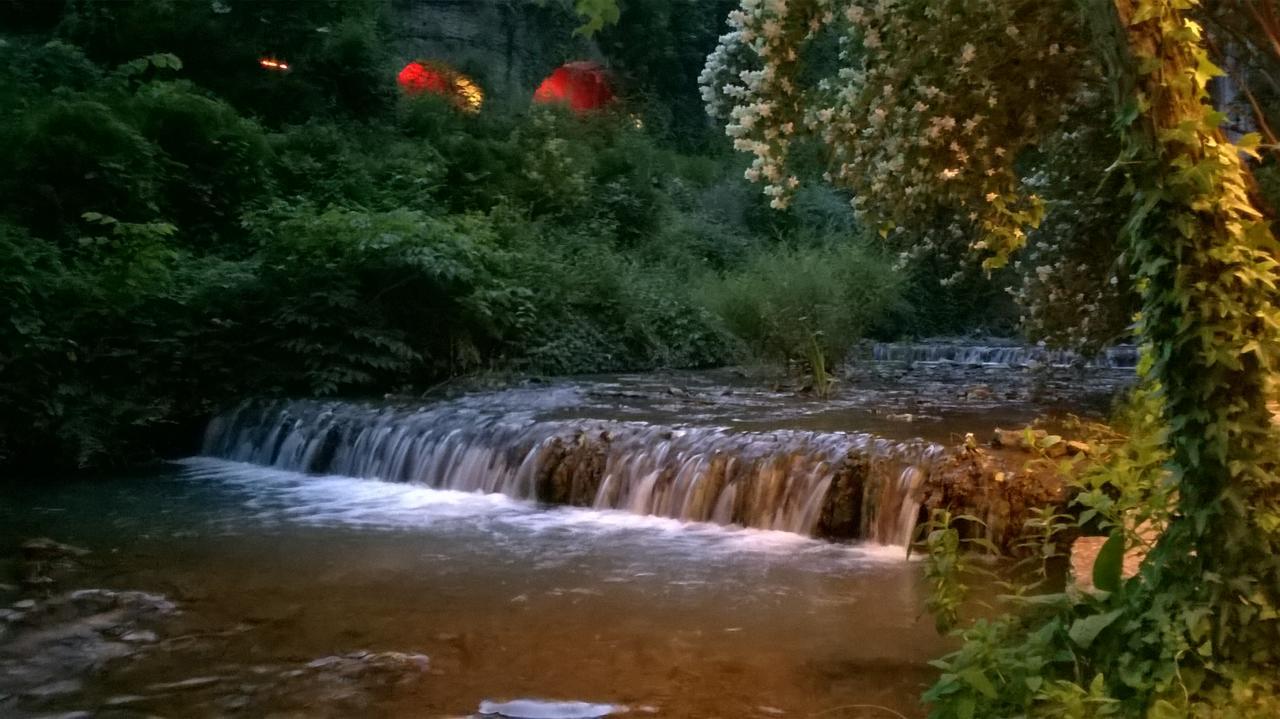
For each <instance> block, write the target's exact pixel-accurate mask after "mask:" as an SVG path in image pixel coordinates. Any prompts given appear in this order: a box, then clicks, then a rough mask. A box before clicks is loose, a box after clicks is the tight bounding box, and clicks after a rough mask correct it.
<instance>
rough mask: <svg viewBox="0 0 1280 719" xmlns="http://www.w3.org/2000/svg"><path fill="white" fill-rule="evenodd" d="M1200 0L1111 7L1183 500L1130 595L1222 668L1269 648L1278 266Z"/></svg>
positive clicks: (1274, 573)
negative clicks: (1216, 84)
mask: <svg viewBox="0 0 1280 719" xmlns="http://www.w3.org/2000/svg"><path fill="white" fill-rule="evenodd" d="M1106 1H1107V2H1108V3H1109V2H1110V0H1106ZM1197 4H1198V0H1114V10H1115V12H1114V13H1111V8H1107V12H1108V14H1111V15H1112V17H1111V22H1112V23H1117V22H1118V25H1113V28H1114V29H1116V30H1117V32H1116V35H1115V37H1116V40H1117V43H1116V48H1115V51H1116V53H1117V55H1116V56H1115V57H1113V58H1112V59H1113V60H1114V62H1113V63H1112V66H1113V70H1114V71H1115V77H1116V79H1117V81H1118V82H1119V83H1120V87H1121V88H1122V93H1121V100H1122V107H1121V111H1120V118H1119V119H1120V124H1121V125H1122V126H1123V129H1124V130H1125V132H1126V133H1127V143H1128V152H1127V156H1126V158H1125V160H1126V161H1125V162H1124V163H1123V164H1122V167H1124V168H1125V169H1126V170H1127V171H1128V174H1129V176H1130V178H1131V181H1132V182H1133V185H1134V187H1133V189H1134V191H1135V204H1134V211H1133V215H1132V217H1131V220H1130V222H1129V225H1128V227H1127V228H1126V232H1127V236H1128V237H1127V239H1128V251H1129V252H1130V253H1131V259H1132V262H1133V263H1134V267H1135V269H1136V272H1137V275H1138V277H1139V278H1140V283H1141V285H1140V286H1141V290H1142V295H1143V310H1142V318H1141V332H1142V336H1143V338H1144V339H1145V341H1146V342H1147V345H1148V350H1149V352H1150V353H1151V370H1150V379H1152V380H1154V381H1156V382H1158V386H1159V388H1160V389H1161V391H1162V393H1163V399H1164V408H1165V415H1166V416H1165V419H1166V421H1167V423H1168V427H1169V442H1170V449H1171V452H1172V461H1171V470H1172V472H1173V479H1174V481H1176V482H1177V488H1178V498H1179V499H1178V508H1177V509H1178V511H1177V513H1176V519H1175V521H1174V522H1173V523H1172V524H1171V526H1170V527H1169V529H1168V531H1167V532H1166V534H1165V536H1164V537H1163V538H1162V539H1161V542H1160V544H1159V546H1158V548H1157V549H1156V551H1155V552H1154V553H1153V554H1152V556H1151V558H1150V560H1149V561H1148V562H1147V565H1146V568H1145V570H1144V581H1143V582H1142V585H1143V586H1142V588H1140V589H1139V588H1134V589H1133V590H1132V591H1140V592H1143V593H1150V594H1148V595H1147V596H1148V598H1149V599H1152V598H1154V599H1155V604H1156V605H1163V606H1165V607H1168V608H1169V609H1171V610H1172V612H1173V614H1175V615H1181V616H1173V617H1170V618H1171V619H1173V620H1174V621H1175V622H1177V623H1178V624H1179V626H1181V625H1182V624H1183V623H1185V626H1186V629H1187V632H1188V634H1187V637H1186V638H1187V639H1188V640H1189V643H1188V646H1187V648H1188V649H1191V650H1193V651H1195V652H1196V653H1197V654H1199V655H1200V656H1201V657H1203V661H1204V664H1205V668H1206V669H1208V670H1209V671H1211V672H1217V671H1219V670H1221V669H1222V667H1221V666H1220V662H1222V661H1225V662H1228V663H1235V662H1236V661H1241V662H1253V663H1255V664H1256V663H1268V662H1273V661H1275V659H1276V657H1277V656H1280V643H1278V641H1280V621H1278V620H1277V617H1276V610H1277V607H1278V606H1280V542H1278V541H1277V539H1278V537H1280V531H1278V530H1280V478H1277V476H1276V470H1277V459H1276V458H1277V456H1278V455H1280V451H1278V448H1277V438H1276V434H1275V432H1274V431H1273V425H1272V421H1271V415H1270V413H1269V411H1268V409H1267V406H1266V384H1267V378H1268V376H1269V374H1270V373H1271V372H1272V371H1273V370H1274V358H1275V357H1276V350H1277V344H1276V340H1277V336H1278V334H1280V333H1278V330H1280V315H1278V314H1277V311H1276V308H1275V304H1274V300H1275V298H1276V296H1277V294H1276V293H1277V283H1278V282H1280V272H1278V269H1277V256H1278V255H1277V244H1276V239H1275V237H1274V235H1273V233H1272V231H1271V228H1270V224H1269V222H1268V220H1267V219H1266V218H1265V217H1264V216H1263V214H1262V212H1260V211H1259V209H1258V206H1257V204H1256V203H1255V202H1254V201H1253V198H1251V182H1252V181H1251V177H1250V172H1249V168H1248V166H1247V164H1246V161H1245V160H1244V156H1245V155H1254V153H1255V148H1256V145H1257V138H1251V137H1247V138H1245V139H1244V140H1242V141H1241V142H1240V143H1239V144H1232V143H1230V142H1229V141H1227V139H1226V137H1225V136H1224V134H1223V132H1222V130H1221V125H1222V122H1223V119H1224V118H1223V116H1222V114H1221V113H1219V112H1217V111H1215V110H1214V108H1213V107H1212V105H1211V102H1210V99H1209V93H1208V83H1209V81H1210V80H1211V79H1212V78H1213V77H1215V76H1217V75H1218V74H1220V71H1219V70H1218V69H1217V68H1216V67H1214V65H1213V63H1212V62H1211V61H1210V59H1209V56H1208V54H1207V52H1206V50H1205V42H1204V38H1203V37H1202V30H1201V28H1200V26H1199V25H1198V24H1196V23H1195V22H1194V21H1193V20H1192V18H1191V15H1190V12H1191V11H1193V10H1194V9H1195V6H1196V5H1197ZM1254 156H1256V155H1254ZM1174 607H1178V608H1177V609H1175V608H1174Z"/></svg>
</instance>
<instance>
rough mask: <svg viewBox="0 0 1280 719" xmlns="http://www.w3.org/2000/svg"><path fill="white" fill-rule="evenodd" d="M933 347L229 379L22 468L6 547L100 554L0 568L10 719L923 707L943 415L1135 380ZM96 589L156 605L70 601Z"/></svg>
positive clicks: (998, 413) (988, 410)
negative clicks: (475, 378) (686, 367)
mask: <svg viewBox="0 0 1280 719" xmlns="http://www.w3.org/2000/svg"><path fill="white" fill-rule="evenodd" d="M948 352H950V350H943V349H938V348H934V349H924V350H910V351H908V350H895V349H884V348H880V349H873V350H872V354H874V355H888V356H887V358H883V359H882V360H880V361H870V362H866V363H863V364H862V365H860V366H859V367H857V368H856V369H855V370H853V371H851V372H849V373H848V374H847V376H846V377H845V378H844V382H845V384H844V386H843V388H842V390H841V392H840V393H839V395H838V396H837V397H836V398H835V399H834V400H831V401H817V400H812V399H806V398H803V397H797V396H796V395H795V393H794V392H791V391H788V390H786V389H785V388H778V389H776V390H774V391H763V390H760V389H758V388H757V387H758V384H753V382H752V381H749V380H747V379H745V378H743V377H740V376H738V375H735V374H733V373H729V372H713V373H679V374H667V375H643V376H621V377H618V376H615V377H598V378H581V379H576V380H573V381H565V382H554V383H549V384H536V385H531V386H528V387H524V388H514V389H506V390H501V391H492V392H484V393H478V394H469V395H465V396H461V397H457V398H454V399H450V400H444V401H432V402H425V401H422V400H404V399H395V398H390V399H386V400H380V401H377V402H314V401H305V402H293V401H250V402H246V403H244V404H242V405H240V406H239V407H236V408H232V409H230V410H228V411H227V412H226V413H224V414H222V415H220V416H219V417H217V418H215V419H214V421H213V422H211V424H210V425H209V428H208V431H207V433H206V437H205V446H204V452H203V455H204V456H201V457H196V458H191V459H187V460H183V461H181V462H178V463H175V464H172V465H169V466H167V467H165V468H163V469H160V470H157V471H153V472H147V473H135V474H133V475H128V476H122V477H114V478H105V479H98V480H78V481H74V482H64V483H44V484H36V483H31V482H17V483H14V484H13V485H12V486H10V487H7V488H4V489H3V490H2V493H0V546H3V547H11V546H15V545H16V544H18V543H19V542H21V541H22V540H24V539H27V538H30V537H33V536H49V537H53V538H56V539H57V540H59V541H61V542H70V543H72V544H76V545H80V546H83V547H84V548H86V549H88V550H90V552H91V553H90V554H89V555H87V556H86V557H84V558H83V559H79V560H77V561H76V563H75V566H74V567H73V568H71V569H66V571H67V572H69V573H70V575H69V576H68V577H59V578H58V580H57V581H58V584H56V585H53V586H47V587H44V586H43V585H42V587H43V588H42V589H41V590H40V591H39V592H36V593H35V594H33V593H32V592H26V593H23V594H20V593H18V590H16V589H13V588H11V589H5V588H4V587H3V586H2V585H0V600H4V596H5V594H6V593H7V594H9V595H10V599H9V600H8V601H10V602H11V601H13V600H14V599H16V598H18V597H19V596H22V597H26V598H27V599H26V601H25V602H20V603H18V604H15V605H13V608H11V609H10V610H4V609H0V716H14V717H25V716H40V715H43V714H57V713H60V712H74V711H88V712H91V715H93V716H110V717H142V716H172V717H179V716H182V717H185V716H194V717H206V716H208V717H214V716H218V717H221V716H252V717H257V716H305V717H311V716H321V717H328V716H333V717H346V716H381V717H462V716H471V715H473V714H475V713H476V712H477V711H480V710H481V708H482V707H483V708H484V709H485V710H486V711H487V710H493V711H509V712H516V713H517V714H520V713H522V715H524V716H529V717H533V716H586V715H587V714H582V712H588V713H590V712H596V713H594V714H591V715H593V716H596V715H599V714H598V713H599V712H602V711H606V710H607V711H614V712H615V713H620V712H623V711H625V712H626V715H630V716H664V717H774V716H793V717H810V716H840V717H891V716H894V713H895V712H896V713H897V714H899V715H902V716H908V717H916V716H922V715H923V714H924V710H923V708H922V707H920V705H919V704H918V699H917V697H918V696H919V693H920V690H921V688H922V687H923V686H925V685H927V684H928V683H929V682H930V681H931V678H932V676H933V674H932V670H930V669H929V668H928V666H927V661H928V660H929V659H931V658H934V657H936V656H938V655H940V654H941V653H943V652H944V651H945V650H946V649H947V643H946V642H945V641H944V640H942V639H940V638H939V637H938V636H937V635H936V634H935V632H934V630H933V627H932V623H931V621H930V620H929V619H928V617H926V616H923V612H922V605H923V590H924V588H923V586H922V583H921V577H920V571H919V567H918V565H917V564H916V563H914V562H910V561H907V560H906V557H905V547H904V545H905V544H906V542H907V541H908V538H909V536H910V533H911V531H912V527H913V524H914V522H915V519H916V515H917V513H918V506H917V505H916V504H915V502H914V500H913V499H912V488H913V487H914V486H915V485H916V483H918V482H919V481H921V479H922V478H923V477H925V476H926V475H927V474H928V472H930V471H931V468H932V466H933V463H934V462H935V461H936V460H937V458H938V455H939V453H940V452H942V451H943V449H942V448H943V445H944V444H946V443H948V442H950V441H953V440H955V439H956V438H957V437H958V435H960V434H961V433H963V432H967V431H972V432H976V433H979V434H982V433H985V432H988V431H989V430H990V429H991V428H993V427H995V426H997V425H1004V426H1010V425H1015V424H1020V423H1024V422H1026V421H1029V420H1030V419H1032V418H1034V417H1037V416H1043V415H1054V414H1055V413H1060V412H1063V411H1088V410H1089V406H1088V405H1089V403H1088V402H1082V398H1084V397H1085V396H1086V395H1087V394H1088V392H1085V391H1083V390H1082V389H1081V388H1087V389H1088V390H1089V392H1093V393H1094V394H1096V395H1097V396H1098V397H1103V398H1104V397H1106V396H1107V395H1108V393H1110V392H1113V391H1114V388H1115V387H1117V386H1121V385H1122V384H1123V382H1125V381H1127V375H1128V374H1131V372H1126V371H1125V370H1124V368H1122V367H1115V366H1097V367H1093V368H1084V369H1086V370H1088V371H1090V372H1091V373H1092V374H1090V375H1088V376H1087V377H1085V376H1084V375H1081V374H1079V373H1080V372H1081V371H1083V370H1082V369H1081V368H1080V367H1079V363H1076V365H1077V366H1076V367H1074V368H1070V369H1067V368H1059V369H1060V370H1061V371H1060V372H1059V373H1058V374H1057V375H1055V376H1054V377H1050V378H1049V379H1047V380H1046V379H1044V378H1043V377H1039V378H1037V379H1034V380H1032V379H1028V374H1027V373H1026V372H1024V371H1017V370H1013V369H1011V367H1012V366H1014V365H1017V364H1018V363H1019V362H1021V361H1022V360H1021V359H1020V358H1021V357H1026V356H1029V355H1028V354H1027V353H1024V354H1022V355H1018V354H1017V353H1006V354H1004V355H999V356H996V359H1003V360H1005V361H1004V364H996V363H995V362H994V361H991V362H988V361H986V359H984V358H989V357H990V356H991V355H989V353H985V350H984V351H983V352H978V351H976V350H975V351H974V352H971V353H968V354H964V353H961V355H960V359H959V360H957V359H953V358H947V357H945V356H943V355H946V354H947V353H948ZM919 354H923V355H924V356H923V357H917V355H919ZM1031 354H1034V353H1031ZM903 356H905V357H906V359H903ZM1116 356H1117V357H1120V354H1117V355H1116ZM1112 364H1123V362H1122V361H1121V359H1116V360H1115V361H1114V362H1112ZM1082 377H1085V379H1083V380H1082ZM1063 397H1069V398H1073V399H1074V400H1075V402H1074V403H1072V402H1066V401H1064V400H1063V399H1062V398H1063ZM821 538H835V539H839V540H841V541H839V542H831V541H823V539H821ZM0 556H4V555H2V554H0ZM2 561H3V560H0V562H2ZM10 564H11V566H4V565H3V564H0V573H3V574H4V575H9V576H13V575H15V574H18V573H20V572H21V571H24V570H23V568H22V567H21V566H18V565H17V564H16V563H13V562H11V563H10ZM47 564H48V566H45V565H43V564H42V565H39V568H40V571H42V572H44V571H46V570H47V571H48V572H49V573H51V574H56V571H55V570H57V569H58V567H59V566H60V565H58V563H57V562H56V561H51V562H48V563H47ZM8 581H9V580H6V579H4V578H3V576H0V583H5V582H8ZM88 586H92V587H102V588H106V589H112V590H127V589H136V590H144V591H146V592H151V593H159V594H162V595H163V597H164V598H165V600H167V601H171V602H172V603H173V610H172V611H169V609H166V608H165V607H168V606H169V605H167V604H165V603H164V601H163V600H161V599H160V598H158V597H153V598H147V597H146V596H143V597H142V599H138V598H137V597H134V598H133V599H130V600H129V601H132V602H135V603H137V602H142V603H143V604H146V603H147V602H150V604H148V605H147V606H151V607H153V610H154V607H155V606H160V607H161V609H159V610H154V611H153V610H147V611H152V614H147V615H145V616H143V615H144V614H145V611H143V610H132V609H120V608H118V607H120V606H124V605H123V604H122V602H124V601H125V600H123V599H120V597H121V596H124V595H110V596H112V597H115V598H114V599H110V600H104V599H102V598H101V596H100V595H91V596H84V595H67V594H64V592H65V591H66V590H67V589H73V588H76V587H88ZM129 596H130V597H133V596H134V595H129ZM45 597H50V598H48V599H46V598H45ZM94 602H97V603H98V604H103V603H104V602H105V603H106V604H110V605H111V606H112V607H117V608H116V609H113V610H112V611H105V612H103V611H100V610H101V607H97V608H96V609H93V611H96V612H98V613H97V614H92V616H90V617H88V618H87V619H86V618H83V617H80V615H78V614H76V612H75V611H73V610H72V607H74V606H79V605H86V604H93V603H94ZM111 602H115V604H111ZM0 606H2V605H0ZM95 606H96V605H95ZM130 611H132V612H133V614H130V613H129V612H130ZM135 615H136V616H135ZM6 637H8V643H6ZM95 652H96V654H94V653H95ZM83 655H88V656H90V657H91V658H92V659H93V661H85V660H83ZM73 669H74V671H73ZM42 671H43V672H44V673H43V674H41V672H42ZM32 676H36V677H39V680H38V681H37V680H35V679H31V680H30V681H28V682H27V684H26V685H23V684H22V681H23V677H28V678H30V677H32ZM529 699H543V700H554V701H563V702H578V703H577V704H565V705H560V706H557V707H551V708H548V707H547V706H545V705H540V704H530V703H527V702H526V703H521V702H523V700H529ZM513 700H514V701H516V703H505V702H511V701H513ZM566 712H567V713H566ZM575 712H576V713H575Z"/></svg>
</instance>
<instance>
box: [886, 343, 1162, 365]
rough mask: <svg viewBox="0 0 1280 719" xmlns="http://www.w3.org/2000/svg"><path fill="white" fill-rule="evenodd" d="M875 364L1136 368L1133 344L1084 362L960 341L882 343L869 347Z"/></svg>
mask: <svg viewBox="0 0 1280 719" xmlns="http://www.w3.org/2000/svg"><path fill="white" fill-rule="evenodd" d="M871 358H872V359H873V360H875V361H877V362H903V363H908V364H915V363H940V362H950V363H954V364H960V365H970V366H999V367H1028V366H1031V365H1033V364H1035V365H1041V366H1044V365H1048V366H1052V367H1075V366H1084V367H1089V368H1093V369H1133V368H1135V367H1137V366H1138V348H1137V347H1136V346H1135V345H1115V346H1113V347H1108V348H1107V349H1105V350H1104V351H1102V352H1100V353H1098V355H1097V356H1095V357H1092V358H1089V359H1085V358H1084V357H1082V356H1081V355H1079V354H1077V353H1076V352H1072V351H1070V350H1055V349H1049V348H1047V347H1040V346H1035V345H998V344H991V345H986V344H969V343H963V342H924V343H919V344H912V343H897V342H884V343H876V344H875V345H873V346H872V348H871Z"/></svg>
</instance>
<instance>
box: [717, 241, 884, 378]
mask: <svg viewBox="0 0 1280 719" xmlns="http://www.w3.org/2000/svg"><path fill="white" fill-rule="evenodd" d="M900 291H901V286H900V280H899V279H898V277H897V275H896V274H895V273H894V272H893V271H892V269H891V266H890V263H889V261H888V260H887V259H886V258H885V257H883V256H882V255H881V254H880V253H879V252H878V251H876V249H874V248H872V247H870V246H869V245H868V244H866V243H864V242H851V241H848V240H842V241H834V242H830V243H824V244H818V245H813V246H809V247H803V248H787V247H781V248H778V249H775V250H771V251H768V252H764V253H761V254H759V255H757V256H755V257H754V258H752V259H751V260H750V261H749V262H747V263H746V264H745V265H744V266H742V267H741V268H739V269H736V270H732V271H729V272H726V273H723V274H720V275H711V276H709V277H707V278H706V279H704V281H703V282H702V284H701V286H700V287H699V289H698V297H699V298H700V299H701V301H702V302H703V303H704V304H705V306H706V307H708V308H709V309H711V310H712V311H713V312H714V313H715V314H716V315H717V316H718V317H720V318H721V320H722V321H723V322H724V324H725V327H727V328H728V330H729V331H730V332H732V333H733V335H734V336H736V337H738V338H739V339H740V340H741V341H742V342H743V343H744V344H745V345H746V347H747V348H748V349H749V350H750V351H751V353H752V354H754V355H756V356H758V357H762V358H767V359H772V360H776V361H780V362H783V363H786V362H790V361H792V360H797V359H802V358H803V359H806V360H807V361H812V360H813V357H812V354H813V352H814V351H815V349H816V351H817V352H819V353H820V354H821V358H822V359H823V360H825V362H826V363H827V364H833V363H835V362H839V361H840V360H842V359H843V358H844V355H845V353H846V352H847V351H848V350H849V349H850V347H851V346H852V344H853V342H854V341H855V340H857V339H858V338H860V337H862V336H863V335H864V334H865V333H866V332H867V331H869V330H871V329H872V328H873V327H874V326H875V324H876V323H877V322H879V321H882V319H883V317H884V316H885V313H886V312H888V311H889V310H890V309H891V308H892V307H893V306H894V305H895V303H896V302H897V301H898V295H899V292H900Z"/></svg>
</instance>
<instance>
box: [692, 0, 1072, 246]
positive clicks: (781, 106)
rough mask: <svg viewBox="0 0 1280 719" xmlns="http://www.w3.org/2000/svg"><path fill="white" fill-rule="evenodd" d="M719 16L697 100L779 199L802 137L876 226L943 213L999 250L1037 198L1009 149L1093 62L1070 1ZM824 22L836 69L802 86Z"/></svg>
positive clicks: (963, 0)
mask: <svg viewBox="0 0 1280 719" xmlns="http://www.w3.org/2000/svg"><path fill="white" fill-rule="evenodd" d="M729 23H730V30H731V31H730V32H729V33H728V34H726V35H725V36H723V37H722V38H721V43H720V45H719V47H717V48H716V50H715V52H713V53H712V54H711V56H710V57H709V58H708V63H707V67H706V69H705V70H704V72H703V75H702V85H703V98H704V100H705V101H706V103H707V106H708V110H709V111H710V112H711V113H712V114H713V115H715V116H717V117H720V118H724V119H726V120H727V124H726V128H725V131H726V133H727V134H728V135H729V136H730V137H732V138H733V140H734V145H735V147H737V148H738V149H740V150H743V151H745V152H749V153H751V154H752V155H754V158H755V159H754V161H753V163H752V166H751V168H750V169H749V170H748V172H747V177H748V179H750V180H753V181H758V182H761V183H763V184H764V185H765V190H764V191H765V193H766V194H768V195H770V196H771V197H772V199H773V204H774V206H785V205H786V202H787V198H788V197H789V196H790V194H791V191H792V190H793V189H794V188H795V186H796V185H797V184H798V180H797V178H795V177H794V176H792V175H791V174H790V173H789V172H788V170H787V159H788V152H789V150H790V149H791V147H792V144H793V142H794V141H795V140H796V139H797V137H798V136H799V135H800V134H801V133H804V134H807V135H809V136H812V137H816V138H819V139H820V140H821V141H822V143H823V146H824V147H825V148H826V149H827V150H828V152H829V162H830V169H829V171H828V173H827V179H828V180H829V181H830V182H832V183H834V184H837V185H840V186H842V187H845V188H846V189H849V190H851V191H852V193H853V195H854V206H855V209H857V210H858V211H859V213H860V214H861V215H863V216H864V218H865V219H866V220H868V221H870V222H871V223H872V224H873V225H874V226H879V227H884V228H892V227H901V226H907V227H910V228H911V229H912V234H915V233H917V232H918V231H919V229H920V228H921V227H923V226H924V225H927V224H930V223H932V222H934V221H935V220H936V217H937V216H938V214H939V210H940V209H945V210H950V211H952V212H953V214H954V215H955V216H956V217H958V218H959V220H958V222H957V224H956V229H957V230H958V231H959V232H960V234H962V235H964V236H965V237H967V239H968V242H969V243H970V244H972V245H973V246H975V247H977V248H979V249H983V250H986V251H988V252H991V253H994V254H996V255H997V256H1001V257H1003V256H1004V255H1005V254H1007V252H1008V251H1010V250H1012V249H1016V248H1017V246H1019V245H1021V244H1022V243H1023V242H1024V241H1025V237H1026V235H1025V228H1026V227H1029V226H1034V224H1036V222H1037V221H1038V218H1039V203H1038V201H1037V199H1036V198H1035V197H1034V196H1032V195H1031V194H1030V193H1028V192H1025V191H1024V188H1023V187H1022V185H1021V183H1020V181H1019V178H1018V175H1017V173H1016V172H1015V169H1014V160H1015V159H1016V158H1017V157H1018V155H1019V153H1020V152H1021V151H1022V150H1023V149H1025V148H1027V147H1029V146H1031V145H1033V144H1034V143H1035V142H1036V141H1037V140H1038V139H1039V138H1040V137H1041V136H1042V135H1043V134H1044V133H1045V132H1046V131H1048V130H1051V129H1052V128H1053V127H1054V126H1055V125H1056V124H1057V123H1058V121H1059V120H1060V118H1061V115H1062V109H1063V107H1064V105H1070V103H1072V102H1073V101H1074V98H1075V97H1076V96H1077V95H1078V94H1079V88H1080V85H1081V78H1082V77H1083V76H1085V75H1088V74H1089V71H1090V68H1088V67H1087V63H1086V62H1085V60H1084V59H1083V58H1082V54H1081V53H1079V52H1077V51H1076V50H1075V49H1074V48H1075V47H1077V46H1079V45H1080V44H1081V42H1082V38H1083V35H1084V28H1083V27H1082V26H1081V20H1080V19H1079V17H1078V15H1077V14H1076V12H1075V8H1074V6H1073V4H1072V2H1071V1H1070V0H934V1H932V2H929V3H919V2H914V1H913V0H743V2H742V5H741V7H740V8H739V9H738V10H735V11H734V12H733V13H732V14H731V15H730V18H729ZM820 34H835V35H837V36H838V37H839V47H840V49H839V57H838V62H837V66H836V67H830V68H816V69H817V70H819V71H822V72H821V74H822V75H823V78H822V79H821V80H820V81H818V82H816V83H813V82H809V83H805V82H802V80H801V78H805V77H809V76H810V75H812V74H813V71H814V70H815V68H813V67H804V65H805V63H804V62H803V61H802V58H803V57H804V55H805V50H806V47H807V46H808V45H809V44H810V43H811V41H812V40H814V38H815V37H818V36H819V35H820ZM933 234H935V235H936V234H938V233H933ZM941 234H942V235H944V236H946V237H951V236H953V235H954V234H955V233H954V232H945V233H941ZM928 241H929V240H926V242H928ZM938 241H942V240H941V239H939V240H938Z"/></svg>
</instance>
